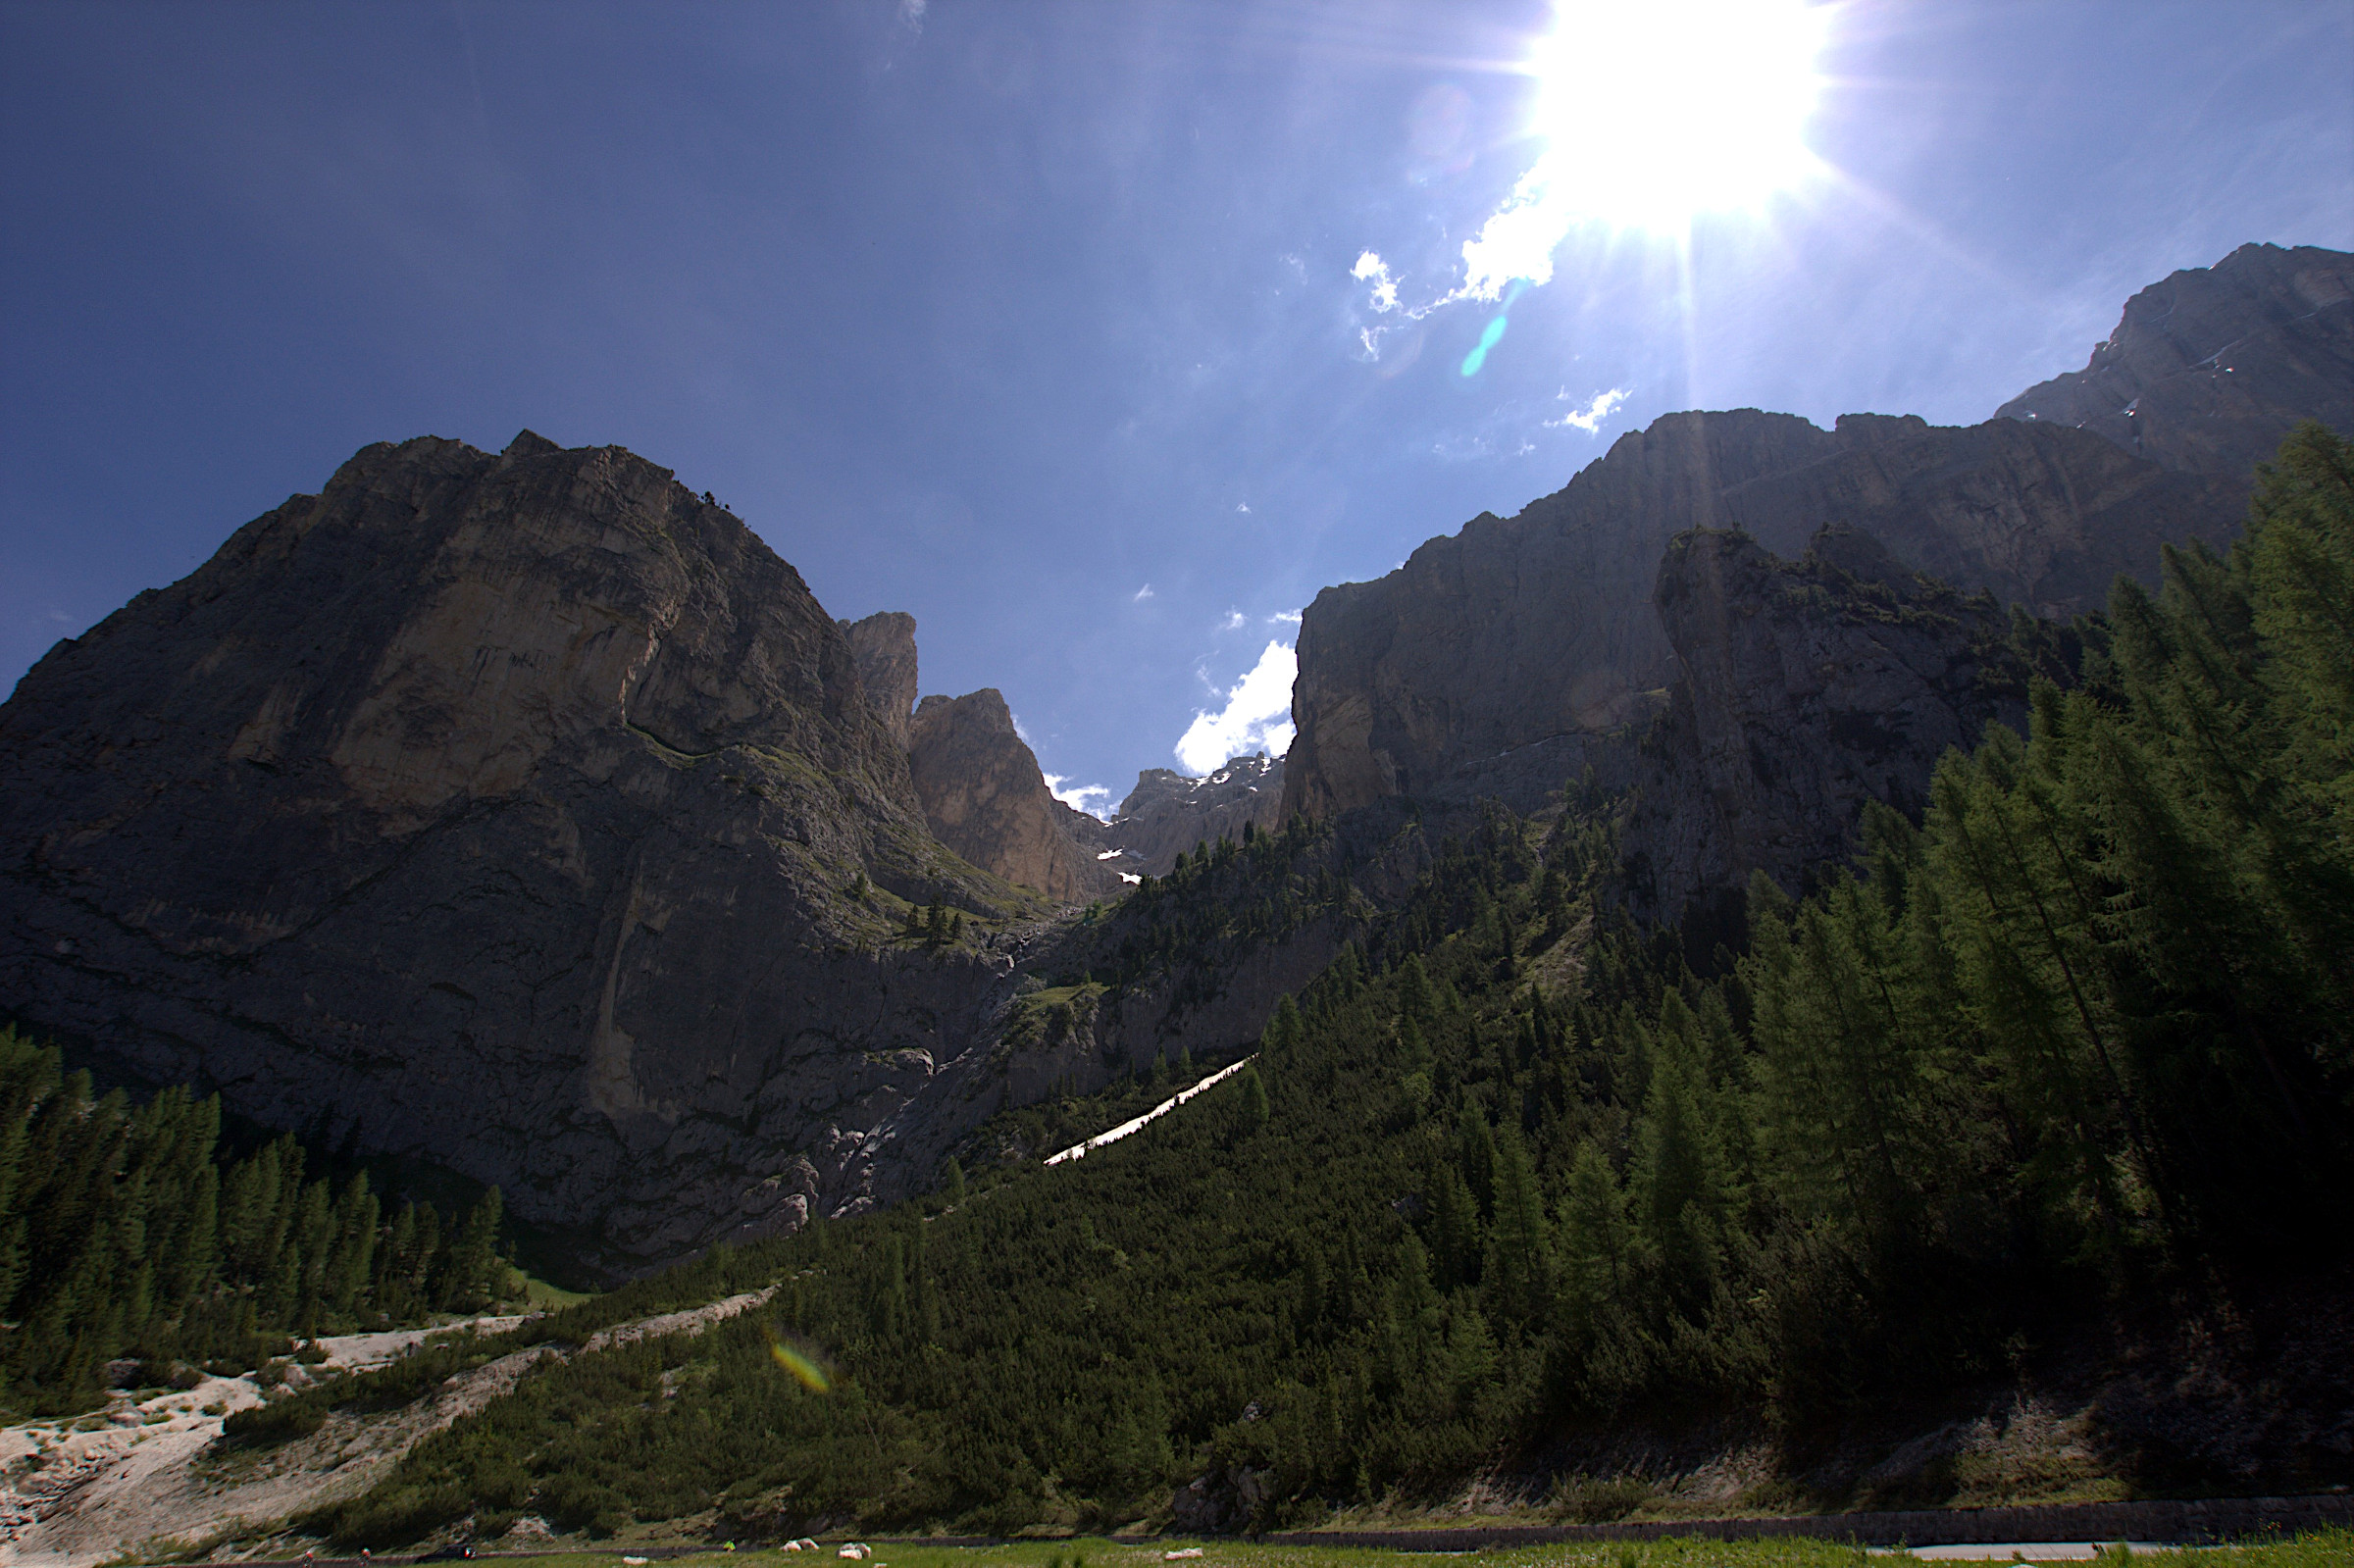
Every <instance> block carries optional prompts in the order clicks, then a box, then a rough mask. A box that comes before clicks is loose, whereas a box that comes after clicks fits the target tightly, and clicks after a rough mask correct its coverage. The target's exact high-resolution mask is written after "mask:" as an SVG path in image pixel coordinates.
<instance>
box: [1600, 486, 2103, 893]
mask: <svg viewBox="0 0 2354 1568" xmlns="http://www.w3.org/2000/svg"><path fill="white" fill-rule="evenodd" d="M1653 603H1654V604H1655V605H1656V606H1657V608H1658V610H1659V614H1660V621H1661V624H1662V626H1663V628H1664V629H1665V631H1666V633H1667V637H1668V640H1669V642H1670V644H1671V645H1672V646H1673V647H1674V650H1675V660H1676V666H1677V671H1678V675H1677V679H1676V682H1675V684H1674V686H1673V687H1672V692H1671V697H1670V700H1669V704H1668V708H1667V712H1666V713H1665V715H1663V718H1662V720H1661V722H1660V723H1659V724H1658V725H1656V726H1655V727H1654V728H1653V729H1652V730H1651V732H1650V733H1647V734H1646V735H1645V736H1644V737H1643V740H1642V742H1641V745H1640V747H1639V749H1638V751H1637V754H1636V755H1635V756H1634V757H1633V758H1632V759H1630V771H1629V772H1627V773H1626V774H1624V775H1623V776H1622V778H1621V781H1620V782H1623V783H1629V784H1633V785H1634V789H1633V791H1632V795H1633V803H1632V808H1631V811H1630V813H1629V817H1628V821H1627V823H1626V826H1625V831H1624V835H1623V837H1622V841H1621V848H1622V849H1623V851H1624V853H1625V855H1626V858H1627V867H1628V871H1629V873H1630V877H1629V888H1628V891H1629V896H1630V897H1631V898H1632V899H1633V901H1634V903H1635V905H1636V907H1637V908H1638V909H1639V910H1640V911H1641V912H1643V913H1647V914H1651V915H1657V916H1663V917H1665V918H1669V919H1673V918H1676V917H1678V916H1681V915H1682V914H1683V913H1684V912H1685V906H1686V904H1687V902H1688V901H1689V900H1690V899H1691V898H1692V897H1693V896H1694V895H1695V894H1696V893H1700V892H1704V891H1707V892H1714V893H1715V894H1718V895H1721V896H1726V897H1731V898H1738V897H1739V896H1740V894H1741V889H1742V887H1743V885H1744V884H1745V883H1746V881H1747V879H1748V876H1749V874H1750V873H1751V872H1752V871H1765V872H1766V873H1768V874H1770V875H1771V876H1773V877H1774V878H1775V879H1776V880H1777V881H1779V882H1780V883H1782V884H1783V885H1784V886H1785V887H1787V888H1788V889H1789V890H1791V891H1793V892H1797V891H1800V890H1802V889H1803V888H1804V886H1805V885H1806V883H1807V881H1808V879H1809V877H1810V876H1811V875H1812V874H1814V873H1816V872H1817V871H1818V870H1819V869H1821V868H1822V867H1824V866H1825V865H1828V864H1837V863H1842V862H1845V861H1847V860H1849V859H1850V858H1851V857H1852V856H1853V855H1854V853H1855V852H1856V849H1857V848H1858V843H1857V837H1856V828H1857V824H1858V822H1859V820H1860V819H1861V817H1862V816H1863V812H1864V808H1865V806H1866V804H1867V803H1868V802H1869V801H1874V800H1876V801H1880V802H1882V803H1883V804H1886V805H1889V806H1892V807H1895V808H1896V809H1897V810H1899V811H1902V812H1904V813H1906V814H1907V815H1910V816H1913V817H1916V818H1918V816H1919V812H1920V810H1921V809H1922V807H1923V806H1925V805H1926V803H1927V793H1926V786H1927V784H1928V780H1929V776H1930V774H1931V773H1932V772H1933V771H1934V769H1935V767H1936V764H1937V759H1938V758H1939V757H1941V756H1943V755H1944V754H1945V752H1946V750H1947V749H1948V748H1949V747H1954V746H1962V747H1969V746H1971V745H1974V744H1976V742H1977V740H1978V738H1979V737H1980V736H1981V735H1982V734H1983V733H1985V729H1986V726H1987V725H1988V724H1989V723H1990V722H1995V721H2000V722H2002V723H2006V724H2010V725H2013V726H2022V725H2023V723H2024V720H2025V713H2026V692H2027V682H2028V677H2029V675H2030V673H2031V663H2030V661H2031V658H2032V654H2031V652H2030V651H2029V650H2027V649H2022V648H2021V646H2020V645H2019V644H2018V640H2017V639H2016V638H2015V637H2014V636H2013V635H2012V627H2011V625H2010V619H2009V617H2008V616H2006V615H2005V614H2004V612H2003V611H2002V609H2001V608H2000V607H1999V606H1998V605H1997V604H1996V602H1995V600H1994V597H1993V596H1992V595H1991V594H1987V593H1983V592H1981V593H1979V594H1976V595H1970V596H1966V595H1964V594H1962V593H1960V592H1958V591H1957V590H1956V589H1954V588H1953V587H1952V586H1951V585H1949V584H1947V583H1944V582H1938V581H1936V580H1935V579H1934V578H1931V577H1928V576H1926V575H1924V574H1920V573H1916V572H1913V571H1911V570H1909V569H1907V568H1905V567H1903V566H1902V565H1900V564H1899V563H1898V562H1897V561H1896V559H1895V558H1894V557H1893V556H1892V555H1890V554H1889V552H1888V550H1887V549H1886V547H1885V546H1883V545H1882V544H1881V543H1880V542H1879V541H1878V540H1876V539H1874V538H1872V537H1871V536H1870V535H1869V534H1866V533H1860V532H1856V531H1844V530H1843V531H1824V532H1822V533H1820V534H1817V536H1816V538H1815V539H1814V541H1813V543H1812V545H1811V547H1810V548H1809V549H1808V551H1807V552H1806V554H1805V555H1804V556H1803V557H1801V558H1800V559H1798V560H1796V561H1783V560H1780V559H1778V558H1777V557H1775V556H1774V555H1772V554H1771V553H1769V552H1768V551H1766V549H1765V548H1764V547H1763V546H1761V545H1760V544H1759V543H1758V541H1757V540H1755V539H1754V538H1751V537H1749V536H1748V535H1746V534H1741V533H1732V532H1711V531H1693V532H1690V533H1684V534H1679V535H1678V536H1677V537H1675V538H1674V539H1672V540H1670V541H1669V543H1668V546H1667V551H1666V554H1665V557H1664V558H1663V560H1662V561H1661V563H1660V574H1659V582H1658V585H1657V587H1656V589H1655V591H1654V595H1653ZM2051 656H2052V658H2053V659H2054V661H2055V667H2054V668H2053V669H2051V670H2050V671H2048V672H2047V673H2051V674H2055V675H2064V674H2065V673H2066V672H2065V671H2064V670H2063V669H2061V668H2059V667H2058V665H2057V661H2058V659H2059V657H2060V653H2059V643H2058V641H2057V640H2056V638H2055V640H2054V644H2053V648H2052V650H2051Z"/></svg>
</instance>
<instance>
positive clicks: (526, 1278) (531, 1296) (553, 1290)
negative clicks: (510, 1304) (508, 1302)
mask: <svg viewBox="0 0 2354 1568" xmlns="http://www.w3.org/2000/svg"><path fill="white" fill-rule="evenodd" d="M511 1272H512V1273H513V1274H514V1276H515V1279H514V1285H513V1286H512V1287H511V1288H510V1289H509V1290H508V1297H509V1299H513V1297H514V1295H515V1293H516V1290H521V1292H522V1295H523V1299H524V1300H525V1302H527V1303H528V1304H529V1306H530V1308H531V1309H533V1310H536V1311H542V1312H557V1311H561V1310H563V1309H564V1308H565V1307H568V1306H579V1305H580V1304H581V1303H582V1302H583V1301H586V1300H588V1299H589V1298H590V1297H591V1296H593V1295H595V1294H596V1292H595V1291H594V1290H565V1289H564V1287H562V1286H560V1285H552V1284H550V1283H549V1282H547V1281H545V1280H542V1279H540V1278H539V1277H538V1276H537V1275H536V1274H533V1273H531V1272H529V1271H528V1270H524V1269H514V1270H512V1271H511Z"/></svg>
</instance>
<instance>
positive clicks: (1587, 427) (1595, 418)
mask: <svg viewBox="0 0 2354 1568" xmlns="http://www.w3.org/2000/svg"><path fill="white" fill-rule="evenodd" d="M1626 397H1627V390H1626V388H1625V387H1623V386H1613V387H1612V388H1611V389H1610V390H1609V391H1607V392H1596V393H1595V394H1594V400H1593V401H1592V402H1590V403H1588V404H1587V405H1586V406H1585V407H1584V408H1582V409H1576V408H1573V409H1571V410H1570V411H1569V412H1568V413H1566V414H1563V415H1562V416H1561V418H1560V419H1558V420H1547V421H1546V422H1545V428H1546V429H1547V430H1561V428H1562V427H1564V426H1566V427H1567V428H1569V429H1570V430H1584V431H1585V432H1586V433H1587V434H1588V435H1592V434H1593V433H1594V432H1595V431H1596V430H1600V429H1601V428H1602V422H1603V421H1604V420H1607V419H1609V418H1610V417H1611V415H1612V413H1614V412H1616V410H1617V408H1618V405H1619V404H1621V403H1623V402H1625V401H1626ZM1568 400H1569V389H1568V388H1567V387H1565V386H1564V387H1562V388H1561V401H1562V402H1564V403H1565V402H1567V401H1568Z"/></svg>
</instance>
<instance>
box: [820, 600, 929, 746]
mask: <svg viewBox="0 0 2354 1568" xmlns="http://www.w3.org/2000/svg"><path fill="white" fill-rule="evenodd" d="M839 624H840V626H841V627H842V634H843V635H844V636H845V637H847V638H848V639H849V643H850V655H851V657H852V658H853V659H855V660H856V661H857V664H858V684H859V686H860V688H861V689H863V690H864V692H865V693H866V700H867V704H868V706H870V707H872V708H873V709H874V710H875V717H876V718H878V719H880V720H882V721H883V728H884V729H885V730H887V731H889V732H890V733H891V738H892V739H893V740H895V741H896V742H897V743H898V745H899V747H900V749H901V750H904V749H906V745H907V740H908V737H909V735H910V734H911V733H912V732H913V730H914V726H915V694H916V692H917V691H918V690H919V689H920V687H919V686H918V685H917V683H916V658H915V617H914V616H911V615H909V614H907V613H906V612H905V611H903V610H879V611H877V612H876V613H875V614H873V615H870V616H868V617H867V618H866V619H865V620H863V621H844V622H841V623H839Z"/></svg>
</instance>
